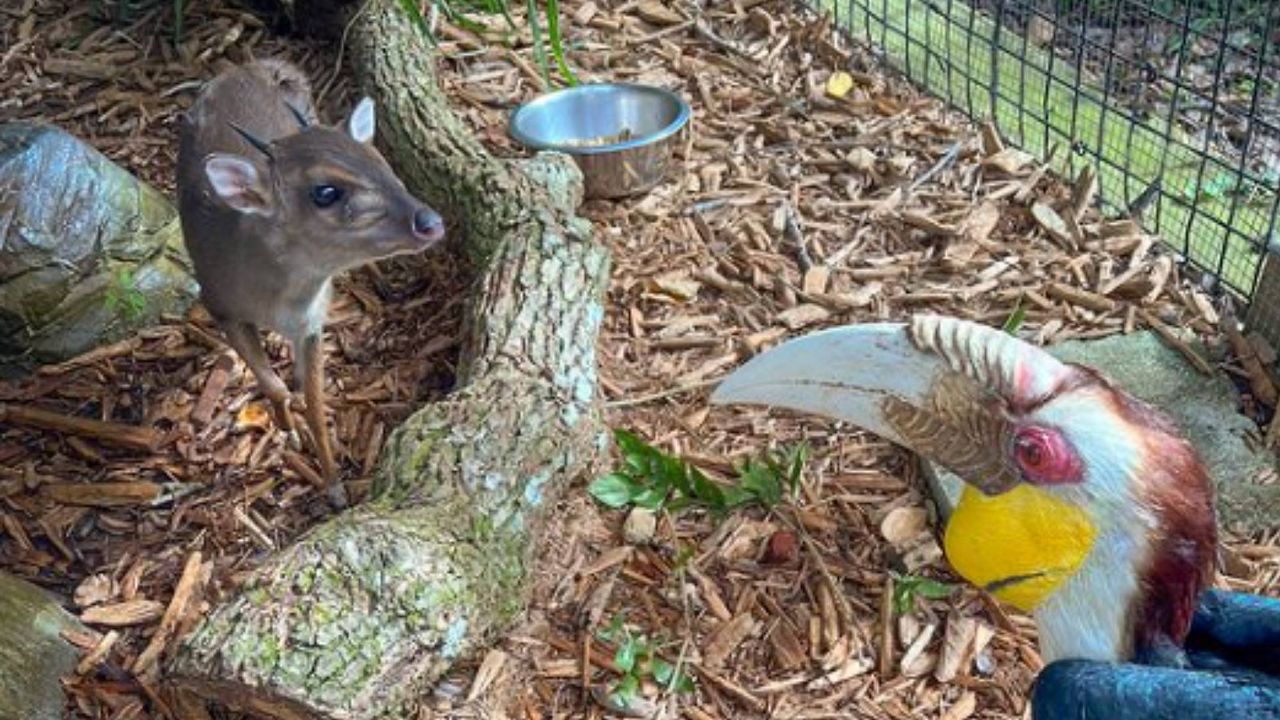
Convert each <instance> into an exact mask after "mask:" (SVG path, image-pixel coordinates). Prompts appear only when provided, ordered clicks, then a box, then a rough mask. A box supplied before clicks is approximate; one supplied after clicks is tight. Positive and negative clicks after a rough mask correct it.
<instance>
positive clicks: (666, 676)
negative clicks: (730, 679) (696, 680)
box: [596, 613, 694, 707]
mask: <svg viewBox="0 0 1280 720" xmlns="http://www.w3.org/2000/svg"><path fill="white" fill-rule="evenodd" d="M623 620H624V618H623V615H622V614H621V613H619V614H617V615H614V616H613V619H612V620H611V621H610V622H609V625H608V626H606V627H605V628H603V629H601V630H599V631H597V632H596V637H598V638H599V639H601V640H603V641H605V642H607V643H612V644H615V645H617V648H618V649H617V650H616V651H615V652H614V654H613V664H614V665H616V666H617V668H618V672H620V673H622V677H621V678H619V679H618V681H617V682H616V683H615V684H614V686H613V690H612V692H611V693H610V695H611V696H612V699H613V701H614V702H615V703H617V704H618V705H619V706H621V707H630V705H631V703H632V701H633V700H635V698H636V695H637V694H638V693H639V691H640V686H641V685H642V684H643V683H644V681H645V680H647V679H650V678H652V679H653V681H654V682H656V683H657V684H658V685H660V686H661V687H662V688H663V690H665V691H666V692H676V693H689V692H693V689H694V685H693V678H692V677H690V676H689V675H687V674H686V673H685V672H684V671H683V670H682V669H680V668H678V667H676V665H675V664H673V663H671V662H668V661H667V660H664V659H662V658H661V657H658V655H657V652H656V646H655V644H654V642H653V641H652V640H650V639H649V638H648V637H647V636H645V635H636V634H633V633H632V632H631V630H629V629H628V628H627V627H626V626H625V625H624V624H623Z"/></svg>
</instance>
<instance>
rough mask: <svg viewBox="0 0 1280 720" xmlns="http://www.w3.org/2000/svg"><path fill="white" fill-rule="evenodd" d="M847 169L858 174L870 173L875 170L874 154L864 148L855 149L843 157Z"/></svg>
mask: <svg viewBox="0 0 1280 720" xmlns="http://www.w3.org/2000/svg"><path fill="white" fill-rule="evenodd" d="M844 161H845V162H847V163H849V167H852V168H853V169H854V170H858V171H860V172H866V173H869V172H872V171H874V170H875V169H876V154H875V153H873V152H871V151H870V150H868V149H867V148H864V147H856V148H854V149H852V150H850V151H849V154H848V155H845V156H844Z"/></svg>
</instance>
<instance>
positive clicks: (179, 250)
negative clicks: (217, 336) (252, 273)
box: [0, 123, 197, 376]
mask: <svg viewBox="0 0 1280 720" xmlns="http://www.w3.org/2000/svg"><path fill="white" fill-rule="evenodd" d="M188 268H189V263H188V261H187V258H186V251H185V249H184V247H183V245H182V230H181V227H180V226H179V223H178V216H177V211H176V210H175V209H174V207H173V205H172V204H171V203H170V202H169V201H168V200H167V199H166V198H165V196H164V195H162V194H161V193H160V192H159V191H157V190H156V189H154V188H152V187H150V186H149V185H147V184H146V183H143V182H141V181H139V180H138V179H137V178H135V177H133V175H131V174H129V173H128V172H127V171H125V170H124V169H122V168H120V167H119V166H118V165H116V164H115V163H113V162H111V160H109V159H108V158H107V157H105V156H104V155H102V154H101V153H99V152H98V151H97V150H95V149H93V148H92V147H89V146H88V145H86V144H85V143H83V142H81V141H79V140H77V139H76V138H75V137H73V136H71V135H70V134H68V133H66V132H64V131H63V130H61V129H59V128H57V127H54V126H50V125H43V124H31V123H6V124H0V375H8V376H13V375H16V374H20V373H22V372H24V371H27V370H29V369H30V368H31V367H32V366H34V365H36V364H39V363H47V362H58V361H60V360H65V359H67V358H70V357H73V356H75V355H79V354H81V353H83V352H86V351H88V350H90V349H92V348H94V347H96V346H98V345H102V344H106V343H109V342H113V341H115V340H119V339H121V338H123V337H126V336H128V335H130V334H132V333H133V332H134V331H136V330H137V329H139V328H141V327H145V326H148V325H151V324H154V323H155V322H156V321H157V319H158V318H159V316H160V315H161V314H162V313H173V314H181V313H183V312H185V311H186V309H187V308H188V307H189V306H190V305H191V303H192V302H193V301H194V300H195V297H196V292H197V285H196V282H195V280H194V278H193V277H192V275H191V274H190V271H189V269H188Z"/></svg>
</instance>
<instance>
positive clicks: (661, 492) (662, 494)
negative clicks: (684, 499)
mask: <svg viewBox="0 0 1280 720" xmlns="http://www.w3.org/2000/svg"><path fill="white" fill-rule="evenodd" d="M666 499H667V490H666V488H659V487H649V488H645V489H644V490H642V491H641V492H640V493H639V494H638V495H635V496H634V497H632V498H631V501H632V502H633V503H635V504H636V505H637V506H639V507H642V508H645V509H646V510H657V509H658V508H660V507H662V503H663V501H664V500H666Z"/></svg>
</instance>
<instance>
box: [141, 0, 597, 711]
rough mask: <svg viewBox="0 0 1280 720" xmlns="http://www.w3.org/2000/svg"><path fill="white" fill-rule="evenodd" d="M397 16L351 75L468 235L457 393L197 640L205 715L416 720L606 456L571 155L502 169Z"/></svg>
mask: <svg viewBox="0 0 1280 720" xmlns="http://www.w3.org/2000/svg"><path fill="white" fill-rule="evenodd" d="M397 5H398V3H397V2H395V0H372V2H371V3H370V4H369V5H367V6H366V7H365V9H364V11H363V12H362V13H361V15H360V17H359V18H358V19H357V20H356V21H355V24H354V25H353V28H352V33H351V47H352V50H353V62H354V65H355V66H356V68H357V74H358V76H359V80H360V82H361V84H362V85H363V86H364V88H365V90H366V91H368V92H369V93H370V94H371V95H373V97H374V98H375V100H376V101H377V103H378V108H379V111H378V112H379V117H378V124H379V136H380V138H381V142H382V143H384V144H385V146H386V150H387V155H388V157H389V158H391V159H392V163H393V165H395V167H396V170H397V172H399V173H400V174H401V176H402V177H403V178H404V179H405V181H406V184H407V185H408V186H409V187H410V188H411V189H412V190H414V191H415V192H418V193H420V194H421V196H422V197H424V199H427V200H429V201H430V202H431V203H432V204H434V205H437V206H438V207H441V208H442V209H443V210H444V212H445V214H446V215H448V216H449V217H450V219H452V220H454V221H455V222H454V223H453V224H452V225H453V226H454V227H457V228H459V230H460V231H462V232H464V233H465V240H464V246H465V248H466V251H467V253H468V256H469V257H470V258H471V259H472V261H473V263H474V266H475V281H474V282H475V285H474V288H473V291H472V296H471V298H470V302H469V303H468V309H467V312H468V318H467V320H468V322H467V328H468V336H467V339H466V343H465V345H464V353H463V361H462V363H461V367H460V371H459V383H458V389H457V390H456V391H455V392H454V393H453V395H452V396H451V397H450V398H448V399H447V400H445V401H444V402H441V403H437V404H434V405H429V406H427V407H424V408H422V409H421V410H419V411H418V412H417V413H415V414H414V415H413V416H411V417H410V418H409V419H408V420H407V421H406V422H405V423H404V424H403V425H402V426H401V427H399V428H397V430H396V431H395V432H394V433H393V434H392V435H391V436H390V437H389V439H388V443H387V446H386V447H385V448H384V451H383V456H382V458H381V460H380V463H379V468H378V470H377V474H376V477H375V479H374V484H373V491H372V493H371V497H370V499H369V500H368V501H366V502H365V503H364V504H362V505H361V506H359V507H356V508H354V509H352V510H350V511H348V512H347V513H345V514H343V515H340V516H338V517H336V518H335V519H333V520H331V521H329V522H327V523H325V524H323V525H320V526H317V527H316V528H314V529H313V530H312V531H310V532H309V533H307V534H306V535H305V536H304V537H303V538H301V539H300V540H299V541H298V542H297V543H296V544H295V545H293V546H292V547H290V548H288V549H286V550H284V551H283V552H281V553H280V554H278V555H277V556H275V557H274V558H272V559H270V560H269V561H267V562H266V563H265V565H264V567H262V568H261V570H260V571H259V572H257V573H256V574H255V576H254V578H253V579H251V580H250V581H248V582H247V583H246V584H245V585H244V586H243V587H241V588H240V589H239V591H238V594H236V595H235V596H234V597H232V598H230V599H229V600H227V601H226V602H225V603H223V604H221V605H220V606H219V607H217V608H216V609H215V610H214V611H213V612H212V613H211V614H210V615H209V616H208V617H207V618H206V619H205V620H204V621H203V622H202V624H201V625H200V626H198V627H197V628H196V630H194V631H193V632H192V633H191V634H190V635H188V636H187V637H186V638H184V640H183V642H182V644H181V646H180V648H179V650H178V652H177V653H176V654H175V656H174V657H173V658H172V659H171V661H170V662H169V663H168V664H167V667H166V673H165V675H166V681H167V683H168V685H169V688H170V689H171V690H172V691H174V692H175V693H176V694H179V695H182V694H184V693H185V694H186V699H187V700H188V701H189V700H190V698H191V696H192V695H193V694H194V695H196V696H199V697H201V698H203V699H204V700H206V701H213V702H214V703H216V704H219V705H225V706H230V707H233V708H238V709H241V710H248V711H251V712H254V713H255V714H259V715H264V716H268V717H281V718H294V717H325V718H380V717H396V718H403V717H410V716H412V715H411V712H412V710H413V706H414V705H415V703H416V702H417V701H418V699H419V698H421V697H422V696H423V694H424V691H425V690H426V689H427V688H428V687H429V686H430V685H431V683H432V682H433V681H434V680H436V679H437V678H439V677H440V675H441V674H442V673H443V672H444V671H445V670H446V669H448V668H449V667H450V666H451V665H452V664H453V663H454V662H456V661H457V660H458V659H459V658H461V657H463V656H466V655H467V654H469V653H471V652H473V651H475V650H477V649H480V648H483V647H485V646H486V645H488V644H489V643H490V642H492V640H493V639H494V638H495V637H496V636H497V635H498V634H499V633H501V632H502V631H503V630H505V629H507V628H508V627H510V623H511V621H512V620H513V619H514V618H515V617H516V615H517V614H518V613H519V612H520V611H521V609H522V607H523V605H524V599H525V589H526V579H527V577H528V563H529V560H530V548H531V547H532V546H533V542H532V540H533V538H534V534H535V533H536V532H537V527H538V519H539V515H540V511H541V509H542V508H543V507H545V506H546V505H547V497H548V494H549V492H550V491H552V490H554V488H555V487H556V486H558V485H560V484H563V483H564V482H565V481H566V480H568V479H570V478H573V477H575V476H577V475H579V474H581V473H582V472H583V471H585V470H586V469H588V468H589V467H590V466H591V464H592V463H593V462H594V461H595V459H596V458H598V457H599V456H600V454H601V451H602V450H603V449H604V447H606V444H605V441H606V439H607V435H606V434H605V432H604V428H603V424H602V423H601V420H600V417H599V413H598V411H597V402H596V401H597V393H598V391H597V378H596V341H597V336H598V332H599V328H600V324H601V321H602V319H603V314H604V313H603V306H602V301H603V293H604V287H605V284H606V281H607V278H608V274H609V265H610V263H609V257H608V254H607V252H606V251H605V250H604V249H603V248H602V247H601V246H600V245H598V244H597V243H595V242H594V241H593V239H592V232H591V226H590V224H589V223H587V222H585V221H583V220H581V219H579V218H577V217H575V215H574V210H575V208H576V206H577V203H578V201H579V200H580V198H581V189H580V186H581V176H580V175H579V174H578V171H577V168H576V166H574V165H573V163H572V161H570V160H569V159H568V158H564V157H560V156H540V157H539V158H536V159H535V161H534V163H533V165H532V166H531V165H530V164H529V163H528V162H522V163H514V164H513V163H507V162H502V161H498V160H496V159H494V158H493V157H492V156H490V155H489V154H488V153H487V152H486V151H485V149H484V148H483V147H482V146H481V145H480V144H479V143H478V142H477V141H476V140H475V139H474V138H473V137H472V136H471V135H470V133H468V131H467V130H466V128H465V127H464V126H463V125H462V124H461V122H459V120H458V119H457V118H456V117H455V116H454V115H453V114H452V112H451V111H450V110H449V107H448V104H447V102H446V100H445V98H444V97H443V96H442V95H441V93H440V91H439V89H438V86H437V84H436V82H435V72H434V65H433V63H434V60H433V57H432V54H431V51H430V47H429V46H428V45H427V44H426V42H425V41H424V40H423V39H422V38H420V37H419V35H418V34H417V31H416V29H415V28H413V27H412V26H411V25H410V24H409V23H408V21H407V19H406V18H405V17H404V16H403V15H402V14H401V12H400V10H399V9H398V8H397ZM535 178H536V179H535Z"/></svg>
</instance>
